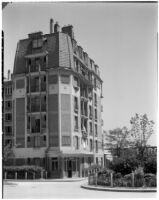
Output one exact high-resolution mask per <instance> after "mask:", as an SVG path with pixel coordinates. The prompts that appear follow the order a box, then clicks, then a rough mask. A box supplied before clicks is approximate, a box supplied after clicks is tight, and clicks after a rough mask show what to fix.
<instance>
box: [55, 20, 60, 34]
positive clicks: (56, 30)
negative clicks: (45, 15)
mask: <svg viewBox="0 0 159 200" xmlns="http://www.w3.org/2000/svg"><path fill="white" fill-rule="evenodd" d="M59 31H60V26H59V24H58V22H56V24H55V25H54V33H57V32H59Z"/></svg>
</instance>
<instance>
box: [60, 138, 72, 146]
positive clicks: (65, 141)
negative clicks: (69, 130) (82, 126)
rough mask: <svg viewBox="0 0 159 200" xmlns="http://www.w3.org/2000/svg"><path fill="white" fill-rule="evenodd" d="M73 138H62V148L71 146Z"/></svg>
mask: <svg viewBox="0 0 159 200" xmlns="http://www.w3.org/2000/svg"><path fill="white" fill-rule="evenodd" d="M70 145H71V138H70V136H62V146H70Z"/></svg>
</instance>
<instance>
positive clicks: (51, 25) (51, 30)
mask: <svg viewBox="0 0 159 200" xmlns="http://www.w3.org/2000/svg"><path fill="white" fill-rule="evenodd" d="M53 24H54V20H53V19H52V18H51V19H50V34H51V33H53Z"/></svg>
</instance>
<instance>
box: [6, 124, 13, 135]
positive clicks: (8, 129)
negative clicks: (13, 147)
mask: <svg viewBox="0 0 159 200" xmlns="http://www.w3.org/2000/svg"><path fill="white" fill-rule="evenodd" d="M5 133H6V134H9V135H10V134H11V133H12V127H11V126H6V127H5Z"/></svg>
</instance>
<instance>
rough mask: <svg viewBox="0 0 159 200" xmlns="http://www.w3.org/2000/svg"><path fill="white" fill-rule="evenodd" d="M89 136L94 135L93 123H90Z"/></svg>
mask: <svg viewBox="0 0 159 200" xmlns="http://www.w3.org/2000/svg"><path fill="white" fill-rule="evenodd" d="M89 131H90V132H89V134H90V135H92V132H93V130H92V122H89Z"/></svg>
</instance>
